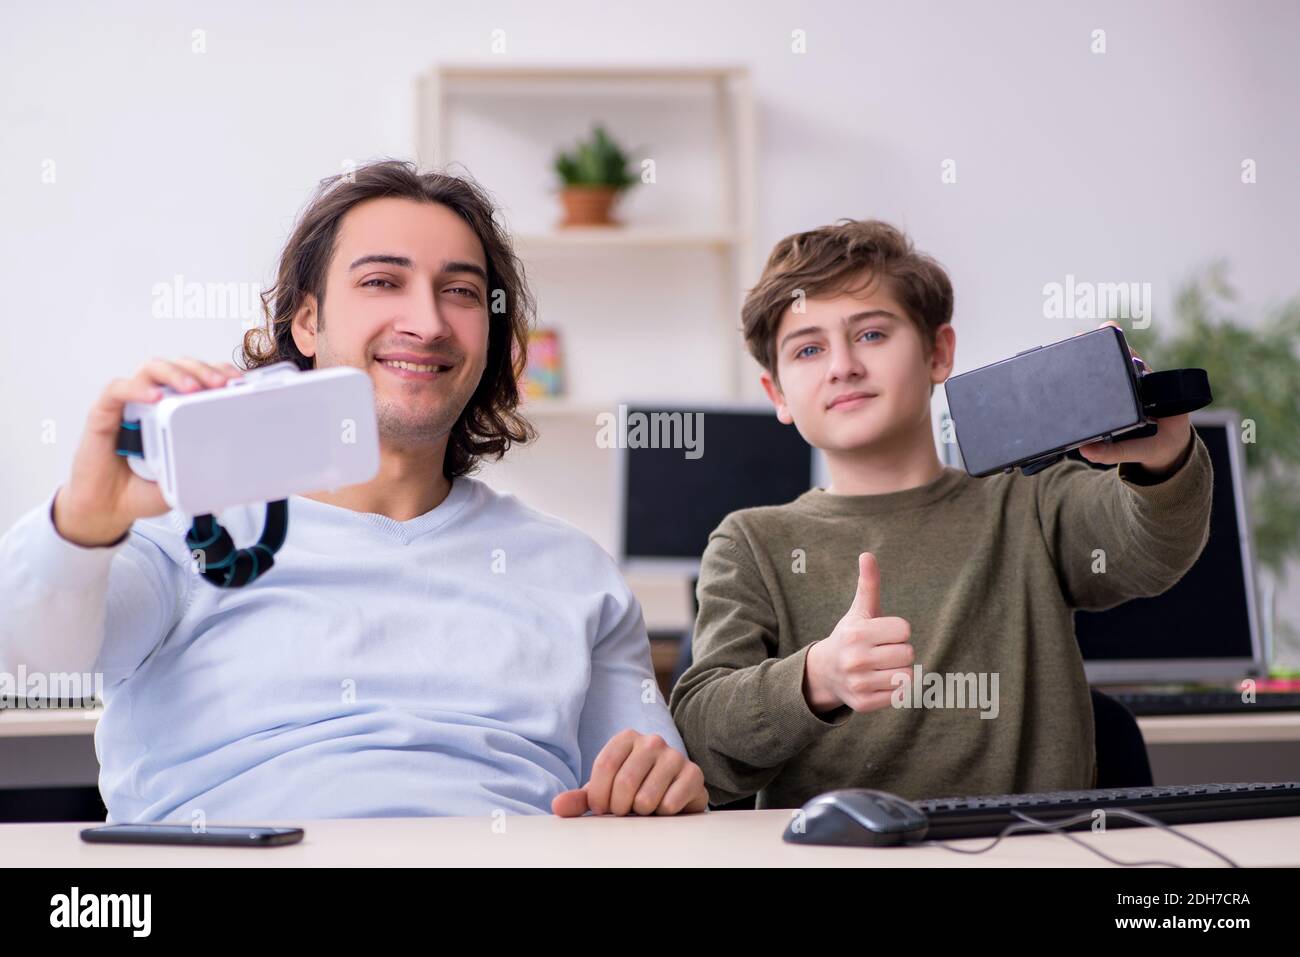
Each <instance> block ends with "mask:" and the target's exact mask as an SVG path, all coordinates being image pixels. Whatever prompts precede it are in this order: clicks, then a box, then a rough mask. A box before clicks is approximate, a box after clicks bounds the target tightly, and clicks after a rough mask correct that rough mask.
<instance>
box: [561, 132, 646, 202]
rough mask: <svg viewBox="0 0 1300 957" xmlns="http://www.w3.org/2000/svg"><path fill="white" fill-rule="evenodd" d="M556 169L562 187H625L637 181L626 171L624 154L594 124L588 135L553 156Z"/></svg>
mask: <svg viewBox="0 0 1300 957" xmlns="http://www.w3.org/2000/svg"><path fill="white" fill-rule="evenodd" d="M554 166H555V172H556V173H558V174H559V176H560V179H561V180H562V181H563V182H564V185H565V186H607V187H611V188H613V189H616V190H624V189H627V188H628V187H629V186H633V185H635V184H636V182H637V177H636V176H635V175H633V174H632V173H631V172H630V171H629V170H628V157H627V153H625V152H624V151H623V149H622V148H621V147H620V146H619V145H618V143H616V142H615V141H614V140H613V138H611V137H610V135H609V133H607V132H606V131H605V127H603V126H602V125H600V124H599V123H597V124H596V125H595V126H594V127H592V131H591V137H590V138H589V139H586V140H580V141H579V142H578V143H577V144H576V145H575V146H574V148H573V149H572V150H571V151H568V152H564V151H561V152H560V153H558V154H557V155H556V157H555V163H554Z"/></svg>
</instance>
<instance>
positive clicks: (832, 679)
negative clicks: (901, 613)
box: [803, 552, 915, 712]
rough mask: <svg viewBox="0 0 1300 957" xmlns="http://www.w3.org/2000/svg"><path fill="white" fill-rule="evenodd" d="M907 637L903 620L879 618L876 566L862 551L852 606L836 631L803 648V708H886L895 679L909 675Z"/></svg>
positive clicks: (908, 631) (909, 631)
mask: <svg viewBox="0 0 1300 957" xmlns="http://www.w3.org/2000/svg"><path fill="white" fill-rule="evenodd" d="M911 637H912V626H911V625H909V624H908V623H907V621H906V620H904V619H902V618H882V617H881V615H880V566H879V565H877V564H876V556H875V555H872V554H871V553H870V552H863V553H862V554H861V555H859V556H858V585H857V590H856V591H855V592H854V595H853V604H852V605H850V606H849V610H848V611H847V612H846V613H845V615H844V617H843V618H841V619H840V621H839V624H837V625H836V626H835V630H834V631H832V632H831V633H830V635H829V636H828V637H826V638H824V639H822V640H821V641H818V642H815V643H814V644H813V645H812V647H810V648H809V649H808V656H807V658H806V659H805V661H804V680H803V693H804V697H805V698H806V699H807V701H808V706H809V707H810V708H812V710H813V711H814V712H825V711H833V710H834V709H836V708H838V707H840V705H848V706H849V707H850V708H852V709H853V710H854V711H878V710H880V709H881V708H884V707H886V706H887V705H888V704H889V700H890V697H891V695H892V694H893V693H894V689H895V688H896V687H897V685H896V684H895V679H894V676H895V675H897V674H900V673H901V674H902V675H903V676H904V677H905V678H906V677H910V676H911V668H912V661H913V659H914V658H915V654H914V652H913V650H912V646H911V645H910V644H908V641H909V639H910V638H911Z"/></svg>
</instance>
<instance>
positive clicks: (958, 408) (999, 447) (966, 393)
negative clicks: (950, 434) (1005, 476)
mask: <svg viewBox="0 0 1300 957" xmlns="http://www.w3.org/2000/svg"><path fill="white" fill-rule="evenodd" d="M1142 371H1143V370H1142V369H1141V368H1139V367H1138V366H1137V365H1136V363H1135V360H1134V358H1133V354H1132V353H1131V352H1130V351H1129V347H1128V342H1127V341H1126V340H1125V338H1124V334H1123V333H1122V332H1121V331H1120V330H1118V329H1116V328H1115V327H1114V326H1105V327H1103V328H1101V329H1094V330H1092V331H1091V332H1085V333H1083V334H1082V335H1078V336H1073V337H1072V338H1069V339H1064V340H1062V341H1060V342H1054V343H1052V344H1051V345H1046V346H1037V347H1036V348H1033V349H1027V350H1025V351H1024V352H1021V353H1017V354H1016V355H1014V356H1012V357H1011V358H1010V359H1003V360H1002V361H1000V362H994V363H993V364H992V365H987V366H983V367H981V368H979V369H975V370H973V371H971V372H965V373H962V374H961V375H955V376H952V377H951V378H949V379H948V381H947V382H946V383H945V384H944V391H945V392H946V393H947V396H948V411H949V414H950V415H951V416H952V423H953V427H954V429H955V430H956V438H957V448H958V449H960V450H961V456H962V462H963V464H964V465H965V466H966V471H967V472H969V473H970V474H971V475H975V476H982V475H991V474H993V473H994V472H1001V471H1007V470H1010V469H1012V468H1015V467H1017V466H1025V465H1026V464H1027V463H1031V462H1034V461H1035V460H1041V459H1043V458H1044V457H1046V456H1050V455H1053V454H1058V453H1062V452H1065V451H1068V450H1069V449H1073V448H1076V447H1078V446H1080V445H1083V444H1084V443H1086V442H1092V441H1095V440H1097V439H1103V438H1107V437H1109V436H1118V435H1119V434H1121V433H1124V432H1128V431H1129V430H1132V429H1137V428H1140V427H1143V426H1146V425H1147V423H1148V420H1147V417H1146V415H1145V413H1144V410H1143V404H1142V396H1141V391H1140V388H1139V384H1138V383H1139V379H1140V377H1141V373H1142Z"/></svg>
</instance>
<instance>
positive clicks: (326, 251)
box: [238, 160, 536, 478]
mask: <svg viewBox="0 0 1300 957" xmlns="http://www.w3.org/2000/svg"><path fill="white" fill-rule="evenodd" d="M383 196H393V197H397V198H402V199H412V200H415V201H416V202H422V203H438V204H440V205H442V206H446V207H447V208H448V209H450V210H451V211H452V212H453V213H455V214H456V215H457V216H459V217H460V218H461V219H463V220H464V221H465V223H466V224H467V225H468V226H469V227H470V229H472V230H474V233H475V235H477V236H478V239H479V242H481V243H482V244H483V252H484V254H485V256H486V257H487V285H488V298H489V301H490V302H491V306H490V307H489V308H490V311H489V313H488V320H489V322H488V352H487V364H486V366H485V367H484V369H483V377H482V378H481V379H480V380H479V383H478V387H477V388H476V389H475V390H474V393H473V395H472V396H470V400H469V403H468V404H467V405H466V406H465V408H464V410H463V411H462V412H461V414H460V416H459V417H458V418H457V420H456V424H455V425H453V426H452V429H451V435H450V437H449V439H448V441H447V454H446V456H445V457H444V459H443V465H442V470H443V474H445V475H446V477H447V478H455V477H456V476H458V475H464V474H467V473H469V472H472V471H473V470H474V469H475V468H476V467H477V465H478V461H479V459H480V458H483V457H485V456H492V457H495V458H500V457H501V456H502V455H503V454H504V453H505V451H506V450H507V449H508V448H510V446H511V444H512V443H515V442H527V441H530V440H531V439H532V438H534V437H535V433H534V431H533V428H532V426H530V425H529V424H528V422H527V420H525V419H524V418H523V416H521V415H520V414H519V412H518V405H519V386H518V380H519V377H520V375H521V374H522V373H523V370H524V367H525V365H526V363H527V351H528V332H529V329H530V328H531V326H532V323H533V319H534V316H535V311H536V310H535V306H534V303H533V297H532V293H531V292H530V291H529V289H528V283H527V280H526V278H525V276H524V268H523V264H522V263H521V262H520V261H519V260H518V258H517V257H516V256H515V253H514V249H513V247H512V245H511V242H510V236H509V234H508V233H507V232H506V230H505V228H504V227H503V226H502V225H501V224H500V223H499V222H498V221H497V218H496V210H495V207H494V206H493V203H492V200H491V198H490V197H489V196H488V194H487V193H486V192H485V191H484V190H483V188H482V187H480V186H479V185H478V184H477V183H475V182H474V181H473V180H472V179H470V178H469V177H460V176H453V175H451V174H448V173H440V172H425V173H421V172H419V171H418V169H417V168H416V166H415V164H414V163H410V162H403V161H400V160H382V161H379V162H375V163H369V164H367V165H365V166H362V167H360V168H358V169H356V170H354V171H352V172H349V173H340V174H339V175H337V176H330V177H327V178H326V179H323V180H321V182H320V185H319V186H318V188H317V190H316V193H315V195H314V196H313V197H312V198H311V200H310V201H309V202H308V204H307V206H306V208H305V209H304V210H303V212H302V214H301V215H300V216H299V218H298V222H297V224H296V225H295V226H294V229H293V232H292V233H291V234H290V236H289V240H288V242H287V243H286V244H285V247H284V252H283V253H281V255H280V266H279V270H278V272H277V275H276V280H275V283H274V284H273V285H272V286H271V288H269V289H267V290H265V291H263V292H262V295H261V298H262V312H263V314H264V318H265V323H266V324H265V326H264V327H263V328H258V329H249V330H248V331H247V332H246V333H244V340H243V347H242V350H241V351H242V355H239V356H238V358H239V360H240V364H241V365H242V366H243V368H245V369H257V368H260V367H262V366H267V365H271V364H272V363H275V362H284V361H289V362H292V363H294V365H296V366H297V367H298V368H299V369H304V370H306V369H311V368H313V367H314V365H315V360H314V359H313V358H309V357H307V356H304V355H303V354H302V353H301V352H300V351H299V350H298V346H297V344H296V343H295V342H294V341H293V331H292V325H293V317H294V316H295V315H296V314H297V313H298V309H299V307H300V306H301V305H302V303H303V299H304V297H305V296H306V295H307V293H313V294H315V296H316V303H317V314H318V316H319V317H320V322H321V323H322V324H323V322H324V313H325V278H326V273H327V272H328V269H329V264H330V260H331V259H332V258H333V255H334V250H335V246H336V241H337V239H338V231H339V223H340V222H341V221H342V219H343V216H344V215H345V214H346V213H347V212H348V210H350V209H351V208H352V207H354V206H356V205H357V204H358V203H362V202H364V201H366V200H368V199H376V198H379V197H383ZM498 309H500V311H498Z"/></svg>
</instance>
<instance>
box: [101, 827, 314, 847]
mask: <svg viewBox="0 0 1300 957" xmlns="http://www.w3.org/2000/svg"><path fill="white" fill-rule="evenodd" d="M302 834H303V831H302V828H300V827H231V826H221V827H208V828H203V829H202V830H195V829H194V828H192V827H191V826H190V825H188V824H105V825H103V826H101V827H88V828H86V829H85V830H84V831H82V832H81V839H82V840H83V841H88V842H90V843H91V844H209V845H211V844H217V845H221V846H223V847H275V846H277V845H280V844H297V843H298V842H299V841H301V840H302Z"/></svg>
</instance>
